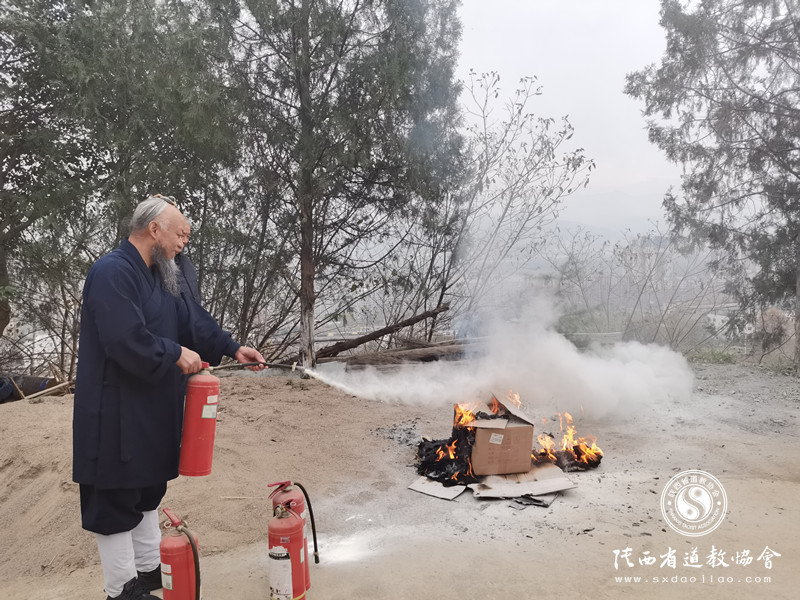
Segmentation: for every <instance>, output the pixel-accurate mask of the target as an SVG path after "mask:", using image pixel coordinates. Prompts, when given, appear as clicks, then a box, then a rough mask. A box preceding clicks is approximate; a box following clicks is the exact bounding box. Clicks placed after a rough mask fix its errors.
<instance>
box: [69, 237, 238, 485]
mask: <svg viewBox="0 0 800 600" xmlns="http://www.w3.org/2000/svg"><path fill="white" fill-rule="evenodd" d="M181 346H186V347H187V348H191V349H192V350H194V351H196V352H197V353H198V354H200V356H201V357H202V358H203V360H205V361H207V362H209V363H211V364H213V365H216V364H219V361H220V360H221V359H222V356H223V355H225V356H230V357H233V356H234V355H235V354H236V351H237V350H238V349H239V344H237V343H236V342H234V341H233V340H232V339H231V337H230V335H229V334H228V333H227V332H225V331H223V330H222V329H221V328H220V327H219V325H218V324H217V322H216V321H215V320H214V319H213V317H211V315H210V314H208V312H206V311H205V310H204V309H203V308H202V307H201V306H200V305H199V304H197V302H196V301H195V300H194V299H193V298H191V297H190V296H188V295H187V294H185V293H182V294H181V295H180V297H179V298H175V297H174V296H172V295H171V294H169V292H167V291H166V290H164V289H163V287H162V285H161V280H160V278H159V277H158V276H157V275H156V274H155V272H154V271H153V270H151V269H149V268H148V267H147V266H146V265H145V263H144V261H143V260H142V257H141V255H140V254H139V251H138V250H137V249H136V248H135V247H134V246H133V244H131V243H130V242H129V241H128V240H123V241H122V243H121V244H120V246H119V248H117V249H116V250H114V251H112V252H110V253H109V254H107V255H105V256H103V257H102V258H100V259H99V260H98V261H97V262H96V263H95V264H94V265H93V266H92V268H91V269H90V270H89V275H88V276H87V278H86V282H85V284H84V288H83V306H82V308H81V330H80V340H79V346H78V374H77V379H76V385H75V406H74V413H73V480H74V481H75V482H77V483H82V484H90V485H95V486H97V487H101V488H139V487H146V486H150V485H155V484H159V483H163V482H165V481H168V480H170V479H174V478H175V477H177V476H178V461H179V453H180V439H181V427H182V425H183V400H184V394H185V390H186V377H185V376H184V375H183V374H182V373H181V370H180V368H179V367H178V365H177V364H175V363H176V361H177V360H178V358H179V357H180V354H181Z"/></svg>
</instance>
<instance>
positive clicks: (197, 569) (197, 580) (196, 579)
mask: <svg viewBox="0 0 800 600" xmlns="http://www.w3.org/2000/svg"><path fill="white" fill-rule="evenodd" d="M177 529H178V531H180V532H181V533H184V534H186V537H188V538H189V544H190V545H191V546H192V554H193V555H194V598H195V600H200V556H199V555H198V552H197V544H195V542H194V535H192V532H191V531H189V530H188V529H187V528H186V527H185V526H184V525H178V527H177Z"/></svg>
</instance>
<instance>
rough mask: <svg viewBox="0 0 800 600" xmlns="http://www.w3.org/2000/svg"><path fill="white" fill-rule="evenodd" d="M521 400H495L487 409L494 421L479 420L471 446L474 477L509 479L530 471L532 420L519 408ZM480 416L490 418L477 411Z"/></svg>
mask: <svg viewBox="0 0 800 600" xmlns="http://www.w3.org/2000/svg"><path fill="white" fill-rule="evenodd" d="M518 403H519V397H515V395H509V397H508V398H507V399H506V400H504V401H501V400H500V399H498V398H497V396H495V397H494V398H492V405H491V407H488V408H489V410H490V411H491V415H492V416H493V417H495V418H476V419H475V420H474V421H472V422H471V423H469V426H470V427H474V428H475V441H474V442H473V444H472V455H471V458H470V462H471V463H472V472H473V473H474V474H475V475H506V474H509V473H527V472H528V471H530V470H531V464H532V463H531V452H532V449H533V419H531V418H530V417H528V416H527V415H526V414H525V413H524V412H522V410H520V408H519V404H518ZM478 414H481V415H484V414H488V413H486V412H485V411H478Z"/></svg>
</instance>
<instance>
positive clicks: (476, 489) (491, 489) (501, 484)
mask: <svg viewBox="0 0 800 600" xmlns="http://www.w3.org/2000/svg"><path fill="white" fill-rule="evenodd" d="M468 487H469V488H470V489H472V493H473V494H475V497H476V498H516V497H518V496H541V495H543V494H552V493H553V492H560V491H562V490H568V489H571V488H574V487H577V486H576V485H575V484H574V483H572V482H571V481H570V480H569V479H567V477H566V475H564V473H563V471H561V469H559V468H558V467H557V466H555V465H550V464H547V465H541V466H536V467H533V468H532V469H531V470H530V471H528V472H527V473H516V474H513V475H487V476H486V477H485V478H484V480H483V481H482V482H480V483H471V484H469V486H468Z"/></svg>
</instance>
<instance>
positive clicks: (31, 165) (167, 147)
mask: <svg viewBox="0 0 800 600" xmlns="http://www.w3.org/2000/svg"><path fill="white" fill-rule="evenodd" d="M211 12H212V11H211V10H210V8H209V7H208V6H207V5H206V4H203V3H198V2H193V1H192V2H189V1H187V2H167V3H165V2H161V1H159V0H107V1H103V2H86V1H80V0H63V1H62V2H59V3H53V2H45V1H43V0H41V1H40V0H27V1H26V0H11V1H10V2H8V3H5V4H3V5H2V12H0V44H1V46H0V51H2V52H3V54H2V56H3V57H4V58H3V67H2V72H1V74H2V76H0V103H2V104H0V106H1V107H2V112H0V119H3V136H2V138H1V139H0V144H2V146H1V147H0V152H2V163H0V166H1V167H2V178H3V186H2V192H1V193H2V196H0V198H2V210H1V212H0V217H1V218H2V229H0V237H1V238H2V239H0V241H1V242H2V245H1V246H0V248H2V251H0V290H2V292H4V295H3V296H2V298H0V299H2V300H6V301H7V300H8V299H9V294H8V291H9V290H10V289H11V283H10V282H11V281H12V277H13V275H12V274H11V273H16V274H17V278H18V279H20V278H21V277H24V278H25V281H24V282H22V283H21V284H18V285H17V286H16V287H17V288H19V289H24V291H25V293H24V294H18V295H17V297H16V303H17V304H18V308H19V311H20V312H21V313H23V314H24V315H25V316H26V317H27V319H29V320H31V321H32V324H33V325H34V326H37V327H38V326H41V327H43V328H44V330H45V331H48V332H50V333H48V335H50V336H51V337H52V339H53V341H54V344H55V347H56V349H58V354H59V355H58V356H57V357H56V359H57V361H58V362H59V363H60V364H61V366H62V367H64V368H65V369H66V370H67V371H69V369H70V359H69V357H68V356H67V353H66V350H65V344H67V345H69V344H71V345H70V349H71V351H73V352H74V350H75V344H74V340H75V339H76V338H75V334H76V327H77V322H76V321H75V320H74V319H72V317H71V316H70V315H74V314H75V311H76V308H77V307H76V304H75V303H78V305H79V298H80V296H79V294H76V293H75V291H76V290H79V286H80V282H81V281H82V280H83V277H84V276H85V273H86V269H87V268H88V266H89V265H90V264H91V262H92V261H93V260H94V259H95V258H97V257H98V256H100V255H101V254H103V253H105V252H107V251H108V250H110V249H111V248H112V247H114V246H115V245H116V243H117V242H118V241H119V239H120V237H121V236H122V235H124V233H125V221H126V218H127V217H128V216H129V215H130V214H131V212H132V211H133V208H134V207H135V205H136V204H137V203H138V202H139V201H140V200H142V199H143V198H144V197H146V196H147V195H148V194H151V193H157V192H162V193H169V194H173V195H175V196H178V197H179V198H180V199H181V204H182V208H183V210H184V211H185V212H186V213H187V214H188V215H189V216H190V217H194V218H195V219H200V220H201V227H200V230H201V231H200V235H199V236H197V237H200V238H201V239H202V238H203V237H204V234H203V231H202V229H203V227H202V224H204V223H203V222H202V218H203V217H206V216H208V215H206V214H204V211H206V209H207V208H208V206H209V205H213V206H215V207H216V206H219V205H220V204H221V203H222V201H221V200H220V199H221V198H224V197H225V193H226V190H225V184H226V182H225V176H226V174H227V173H228V172H229V171H230V170H231V169H232V168H233V166H234V165H235V163H236V156H237V153H236V150H237V144H238V139H237V132H236V130H235V127H234V125H235V121H234V119H233V118H232V117H231V114H230V110H229V109H230V108H235V105H234V104H233V103H231V102H230V98H229V92H228V88H229V86H225V85H224V81H223V74H222V71H221V69H220V68H219V64H220V63H221V62H223V61H224V60H226V58H227V52H228V49H229V45H228V41H229V39H228V38H226V34H227V33H229V30H227V29H225V27H223V26H221V25H220V23H219V22H218V21H216V20H214V19H212V18H211ZM211 216H213V215H211ZM211 216H209V219H208V220H209V221H211V220H213V219H212V218H211ZM86 219H90V220H89V221H88V222H87V221H86ZM201 247H202V244H201ZM12 255H13V256H12ZM200 255H201V256H202V253H200ZM12 259H13V260H12ZM64 261H67V262H68V264H65V262H64ZM47 265H60V267H59V268H48V267H47ZM204 271H207V270H206V269H204ZM9 310H10V305H8V304H6V305H5V306H3V305H2V304H0V324H3V315H4V314H5V317H4V319H5V320H6V321H7V319H8V312H9ZM47 312H50V313H51V314H50V315H48V314H46V313H47ZM56 315H62V317H57V316H56ZM58 318H63V319H64V322H63V323H58V322H56V320H57V319H58Z"/></svg>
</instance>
